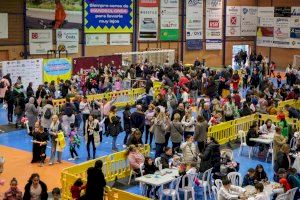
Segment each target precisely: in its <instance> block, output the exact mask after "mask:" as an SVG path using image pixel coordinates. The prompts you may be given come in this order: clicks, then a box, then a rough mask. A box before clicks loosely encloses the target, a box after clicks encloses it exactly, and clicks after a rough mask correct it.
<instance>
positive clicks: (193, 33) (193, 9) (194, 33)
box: [186, 0, 203, 44]
mask: <svg viewBox="0 0 300 200" xmlns="http://www.w3.org/2000/svg"><path fill="white" fill-rule="evenodd" d="M186 39H187V40H190V39H191V40H195V39H198V40H202V39H203V0H198V1H193V0H187V1H186ZM198 43H201V44H202V42H201V41H198Z"/></svg>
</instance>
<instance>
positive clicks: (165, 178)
mask: <svg viewBox="0 0 300 200" xmlns="http://www.w3.org/2000/svg"><path fill="white" fill-rule="evenodd" d="M178 176H179V172H178V169H177V168H171V169H162V170H161V171H157V172H155V174H147V175H145V176H141V177H138V178H136V179H135V180H136V181H138V182H141V183H143V184H147V185H152V186H156V187H159V186H162V185H164V184H167V183H170V182H172V181H173V180H174V179H175V178H176V177H178Z"/></svg>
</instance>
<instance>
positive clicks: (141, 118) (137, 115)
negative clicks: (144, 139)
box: [131, 105, 145, 135]
mask: <svg viewBox="0 0 300 200" xmlns="http://www.w3.org/2000/svg"><path fill="white" fill-rule="evenodd" d="M144 126H145V114H144V113H143V111H142V106H141V105H137V106H136V111H135V112H134V113H132V114H131V127H132V128H137V129H139V130H140V131H141V133H142V135H143V133H144Z"/></svg>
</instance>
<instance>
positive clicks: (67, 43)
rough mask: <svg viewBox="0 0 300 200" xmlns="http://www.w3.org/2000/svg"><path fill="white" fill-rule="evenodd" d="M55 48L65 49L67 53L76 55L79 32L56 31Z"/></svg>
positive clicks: (71, 30) (73, 30) (74, 30)
mask: <svg viewBox="0 0 300 200" xmlns="http://www.w3.org/2000/svg"><path fill="white" fill-rule="evenodd" d="M56 43H57V44H56V48H57V49H58V50H59V49H60V48H65V49H66V50H67V51H68V53H71V54H72V53H78V43H79V32H78V29H57V30H56Z"/></svg>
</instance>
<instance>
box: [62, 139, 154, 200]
mask: <svg viewBox="0 0 300 200" xmlns="http://www.w3.org/2000/svg"><path fill="white" fill-rule="evenodd" d="M140 151H141V153H142V154H143V155H145V156H149V154H150V146H149V145H145V146H144V147H143V148H141V150H140ZM96 160H102V161H103V168H102V170H103V173H104V176H105V180H106V182H108V183H109V182H113V181H115V180H117V179H122V178H126V177H129V175H130V167H129V163H128V160H127V156H126V151H120V152H117V153H114V154H110V155H107V156H103V157H100V158H97V159H96ZM96 160H91V161H88V162H84V163H81V164H78V165H74V166H72V167H69V168H66V169H64V170H63V171H62V173H61V185H62V200H69V199H72V196H71V193H70V188H71V186H72V185H73V183H74V182H75V180H76V179H78V178H81V179H82V180H83V181H84V182H85V181H86V179H87V174H86V171H87V169H88V168H89V167H93V166H94V165H95V162H96ZM112 193H118V190H115V189H113V190H112ZM120 195H121V197H123V196H125V193H122V194H120ZM127 197H128V198H129V197H130V195H129V194H128V195H127ZM120 199H123V198H120ZM134 199H136V200H138V199H141V200H142V199H145V198H144V197H141V198H138V196H137V195H135V197H134ZM108 200H110V198H109V196H108Z"/></svg>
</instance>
